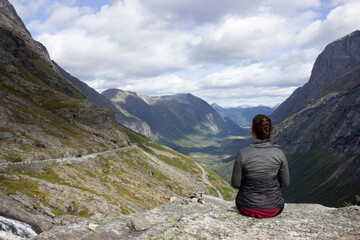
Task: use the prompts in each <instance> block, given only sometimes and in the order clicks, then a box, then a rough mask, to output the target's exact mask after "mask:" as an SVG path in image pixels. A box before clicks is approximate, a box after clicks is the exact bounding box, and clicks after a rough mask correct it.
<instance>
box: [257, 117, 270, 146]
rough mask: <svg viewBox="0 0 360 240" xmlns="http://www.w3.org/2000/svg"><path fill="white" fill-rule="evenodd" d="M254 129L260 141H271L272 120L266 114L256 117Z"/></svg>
mask: <svg viewBox="0 0 360 240" xmlns="http://www.w3.org/2000/svg"><path fill="white" fill-rule="evenodd" d="M252 129H253V131H254V132H255V134H256V137H257V138H258V139H260V140H266V139H269V138H270V133H271V119H270V118H268V117H267V116H266V115H264V114H258V115H256V116H255V117H254V118H253V121H252Z"/></svg>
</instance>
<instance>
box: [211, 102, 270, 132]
mask: <svg viewBox="0 0 360 240" xmlns="http://www.w3.org/2000/svg"><path fill="white" fill-rule="evenodd" d="M211 106H212V107H213V108H214V109H215V110H216V111H217V112H218V113H220V114H222V115H224V116H227V117H229V118H230V119H231V120H233V121H234V122H235V123H237V124H238V125H239V126H241V127H251V124H252V119H253V117H254V116H255V115H257V114H265V115H270V114H271V113H272V112H273V111H274V109H273V108H271V107H266V106H257V107H250V106H244V107H229V108H223V107H220V106H219V105H217V104H216V103H213V104H211Z"/></svg>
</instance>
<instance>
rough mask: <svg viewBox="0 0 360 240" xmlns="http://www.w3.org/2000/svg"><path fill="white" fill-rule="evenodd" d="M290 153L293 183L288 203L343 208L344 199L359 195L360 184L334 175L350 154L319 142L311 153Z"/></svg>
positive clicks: (285, 194) (288, 195) (285, 192)
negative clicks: (323, 145) (320, 146)
mask: <svg viewBox="0 0 360 240" xmlns="http://www.w3.org/2000/svg"><path fill="white" fill-rule="evenodd" d="M286 155H287V158H288V162H289V168H290V176H291V184H290V186H289V187H288V188H287V189H285V191H284V197H285V199H286V201H287V202H298V203H300V202H301V203H320V204H323V205H326V206H331V207H342V206H344V201H346V202H354V198H355V194H358V193H359V192H360V185H359V184H356V183H344V179H342V178H335V177H332V174H333V173H334V172H335V171H336V169H337V168H338V166H339V165H340V164H341V163H342V162H343V161H345V160H347V159H348V157H347V156H344V155H343V154H341V153H336V152H334V153H329V152H326V151H324V150H321V149H320V148H319V147H317V146H315V145H313V146H312V147H311V149H310V150H309V151H308V152H304V153H292V154H290V153H287V154H286Z"/></svg>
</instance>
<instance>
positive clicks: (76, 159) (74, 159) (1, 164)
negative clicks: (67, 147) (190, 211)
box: [0, 145, 223, 199]
mask: <svg viewBox="0 0 360 240" xmlns="http://www.w3.org/2000/svg"><path fill="white" fill-rule="evenodd" d="M135 147H137V146H136V145H132V146H128V147H122V148H116V149H112V150H108V151H104V152H98V153H92V154H88V155H83V156H81V157H67V158H52V159H45V160H30V161H24V162H0V168H1V167H7V166H18V165H26V164H36V163H48V162H58V163H71V162H79V161H84V160H86V159H89V158H91V157H96V156H97V155H99V154H104V153H110V152H115V151H124V150H128V149H132V148H135ZM195 163H196V165H197V166H198V167H199V168H200V169H201V171H202V179H203V181H204V182H205V183H206V184H207V185H209V186H210V187H212V188H214V189H215V190H216V192H217V194H218V197H219V198H221V199H223V195H222V194H221V192H219V190H217V188H216V187H215V186H214V185H212V184H211V183H210V181H209V180H208V179H207V177H206V171H205V169H204V168H203V167H202V166H201V165H200V164H199V163H197V162H195Z"/></svg>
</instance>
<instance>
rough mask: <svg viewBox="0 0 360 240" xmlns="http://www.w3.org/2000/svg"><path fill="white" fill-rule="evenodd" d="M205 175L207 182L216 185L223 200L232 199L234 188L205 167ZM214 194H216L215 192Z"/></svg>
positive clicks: (234, 193) (234, 192)
mask: <svg viewBox="0 0 360 240" xmlns="http://www.w3.org/2000/svg"><path fill="white" fill-rule="evenodd" d="M206 173H207V174H206V175H207V178H208V180H209V182H210V183H211V184H212V185H213V186H214V187H216V189H217V190H219V192H221V194H222V195H223V197H224V199H225V200H234V199H235V197H236V193H237V192H236V190H235V189H234V188H233V187H231V186H230V185H229V184H228V183H226V182H224V180H223V179H221V178H220V177H219V176H218V175H217V174H215V173H214V172H212V171H211V170H208V169H206ZM215 196H217V195H216V194H215Z"/></svg>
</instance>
